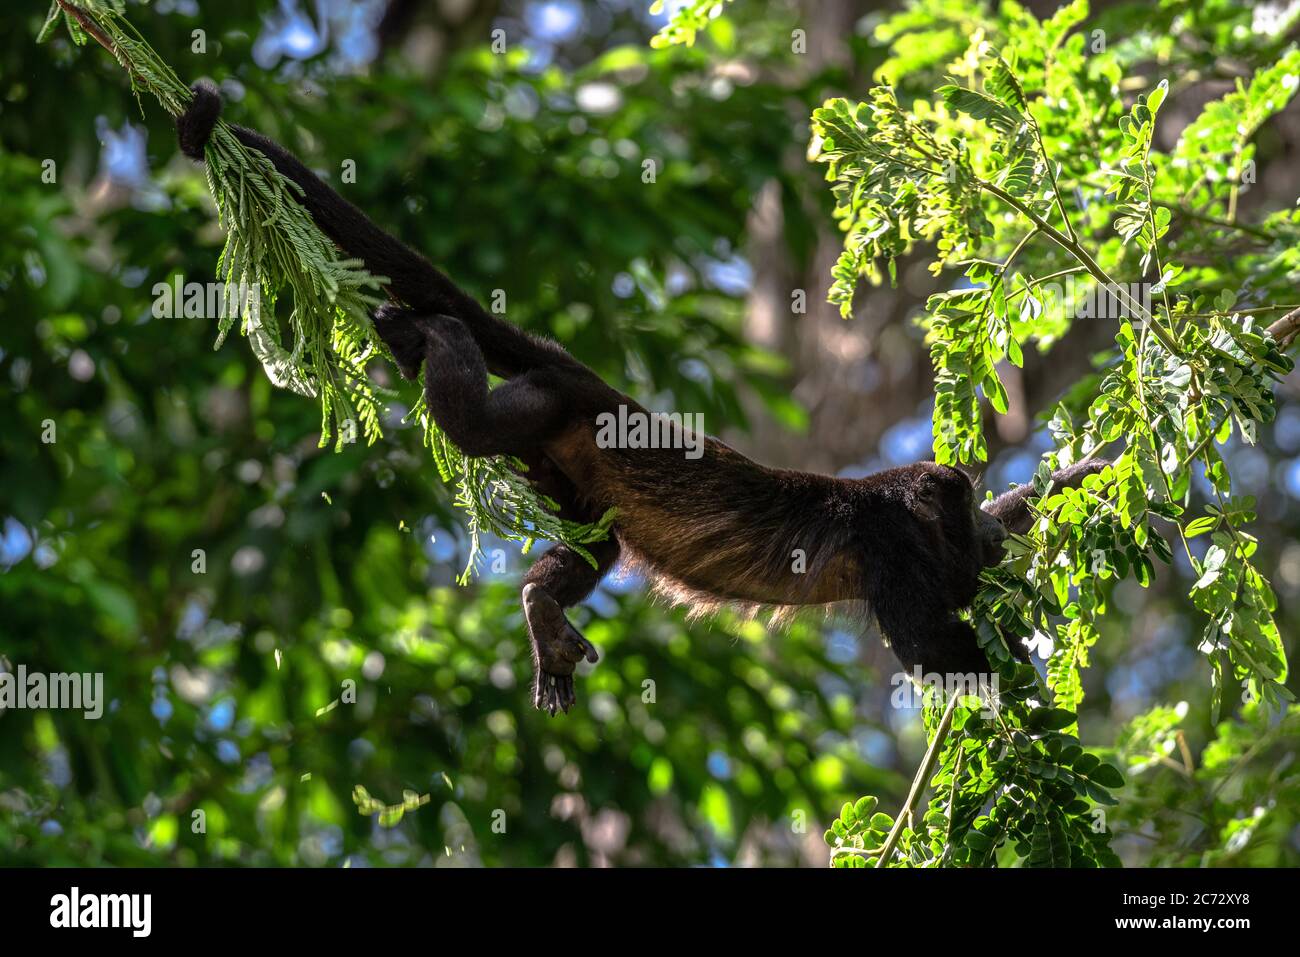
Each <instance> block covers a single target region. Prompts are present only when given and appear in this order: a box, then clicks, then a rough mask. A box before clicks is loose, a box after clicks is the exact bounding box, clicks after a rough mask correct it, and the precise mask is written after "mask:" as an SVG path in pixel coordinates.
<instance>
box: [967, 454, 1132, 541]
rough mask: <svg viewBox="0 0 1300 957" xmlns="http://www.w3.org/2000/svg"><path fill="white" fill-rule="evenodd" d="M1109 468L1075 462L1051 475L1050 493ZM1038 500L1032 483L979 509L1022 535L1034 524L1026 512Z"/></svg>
mask: <svg viewBox="0 0 1300 957" xmlns="http://www.w3.org/2000/svg"><path fill="white" fill-rule="evenodd" d="M1108 465H1110V463H1109V462H1107V461H1106V460H1105V459H1093V460H1091V461H1089V462H1076V463H1075V464H1074V465H1071V466H1068V467H1066V468H1063V469H1061V470H1060V471H1058V472H1053V473H1052V490H1053V491H1056V492H1059V491H1060V490H1061V489H1063V488H1078V487H1079V486H1080V485H1081V484H1083V480H1084V479H1085V478H1087V477H1088V476H1089V475H1096V474H1097V473H1098V472H1100V471H1101V470H1102V469H1104V468H1105V467H1106V466H1108ZM1037 497H1038V493H1037V492H1036V491H1035V490H1034V485H1033V483H1032V482H1026V483H1025V484H1024V485H1019V486H1017V487H1015V488H1013V489H1012V490H1011V491H1009V492H1004V493H1003V494H1001V495H999V496H998V497H997V498H995V499H994V500H993V501H992V502H988V503H986V504H985V505H983V506H981V507H982V508H983V509H984V511H985V512H987V513H988V514H990V515H992V516H994V517H995V518H997V519H999V520H1000V521H1001V522H1002V525H1003V527H1004V528H1006V530H1007V531H1008V532H1011V533H1013V534H1016V535H1024V534H1025V533H1026V532H1028V531H1029V529H1030V528H1031V527H1032V526H1033V524H1034V514H1033V512H1031V511H1030V510H1029V502H1030V501H1031V500H1032V499H1035V498H1037Z"/></svg>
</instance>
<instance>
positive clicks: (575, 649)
mask: <svg viewBox="0 0 1300 957" xmlns="http://www.w3.org/2000/svg"><path fill="white" fill-rule="evenodd" d="M524 618H526V619H527V621H528V639H529V641H530V642H531V643H532V646H533V705H534V706H535V707H537V708H538V709H539V710H541V711H545V712H547V713H548V714H550V715H552V716H554V715H555V713H556V712H557V711H563V712H564V713H565V714H568V712H569V709H570V708H571V707H573V704H574V702H575V701H577V700H578V698H577V695H576V694H575V693H574V690H573V672H574V669H575V668H576V667H577V665H578V662H579V661H582V660H583V659H586V660H587V661H589V662H591V663H592V664H595V663H596V662H597V661H598V660H599V659H600V655H598V654H597V653H596V647H595V646H594V645H593V644H592V643H591V642H589V641H588V640H587V639H586V638H584V637H582V632H580V631H578V629H577V628H574V627H573V625H571V624H570V623H569V619H568V618H566V617H565V614H564V609H563V608H561V607H560V605H559V602H557V601H556V600H555V599H554V598H552V597H551V594H550V593H549V592H548V591H547V590H546V589H544V588H542V587H541V586H540V585H535V584H528V585H525V586H524Z"/></svg>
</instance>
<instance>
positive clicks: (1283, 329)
mask: <svg viewBox="0 0 1300 957" xmlns="http://www.w3.org/2000/svg"><path fill="white" fill-rule="evenodd" d="M1268 331H1269V333H1270V334H1271V335H1272V336H1273V338H1274V339H1276V340H1277V344H1278V347H1279V348H1281V349H1285V348H1287V346H1289V345H1291V343H1292V342H1294V341H1295V339H1296V337H1297V336H1298V335H1300V309H1292V310H1291V311H1290V312H1288V313H1287V314H1286V315H1285V316H1283V317H1282V318H1281V319H1279V320H1277V322H1275V323H1273V324H1272V325H1271V326H1269V327H1268Z"/></svg>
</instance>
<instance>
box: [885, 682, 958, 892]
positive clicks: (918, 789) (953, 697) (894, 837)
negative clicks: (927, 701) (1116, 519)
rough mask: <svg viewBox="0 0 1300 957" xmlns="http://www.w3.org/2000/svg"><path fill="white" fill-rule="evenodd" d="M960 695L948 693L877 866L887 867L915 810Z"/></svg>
mask: <svg viewBox="0 0 1300 957" xmlns="http://www.w3.org/2000/svg"><path fill="white" fill-rule="evenodd" d="M960 697H961V695H959V694H958V693H957V691H956V690H955V689H954V690H952V691H950V692H949V694H948V707H947V709H946V710H945V711H944V713H943V718H942V719H941V720H940V721H939V727H938V728H937V729H936V730H935V732H934V740H933V741H931V742H930V748H929V750H928V751H926V752H925V758H924V760H922V761H921V766H920V767H919V768H917V769H916V777H914V778H912V789H911V790H910V791H908V792H907V801H906V802H904V804H903V806H902V808H900V809H899V811H898V817H896V818H894V826H893V827H892V828H890V829H889V836H888V837H887V838H885V843H884V844H883V845H881V848H880V860H878V861H877V862H876V866H877V867H888V866H889V859H890V857H892V856H893V854H894V848H895V847H896V846H897V845H898V838H899V837H900V836H901V835H902V833H903V822H904V821H906V820H907V819H908V818H910V817H911V816H912V813H913V812H914V811H915V810H916V805H917V802H918V801H920V800H921V794H922V793H923V792H924V791H925V784H926V782H927V781H929V780H930V775H931V774H933V773H934V762H935V761H937V760H938V758H939V752H940V751H941V750H943V742H944V741H945V740H947V738H948V730H949V729H950V728H951V727H952V714H953V712H954V711H956V710H957V699H958V698H960Z"/></svg>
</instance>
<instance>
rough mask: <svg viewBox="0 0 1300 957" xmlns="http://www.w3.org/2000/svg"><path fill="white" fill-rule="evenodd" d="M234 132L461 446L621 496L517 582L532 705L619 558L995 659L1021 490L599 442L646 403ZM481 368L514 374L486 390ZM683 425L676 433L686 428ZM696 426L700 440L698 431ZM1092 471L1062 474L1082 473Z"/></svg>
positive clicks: (570, 666)
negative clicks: (318, 238)
mask: <svg viewBox="0 0 1300 957" xmlns="http://www.w3.org/2000/svg"><path fill="white" fill-rule="evenodd" d="M193 92H194V99H193V100H192V101H191V103H190V104H189V107H188V109H187V110H186V112H185V113H184V114H183V115H182V116H180V117H179V118H178V119H177V132H178V136H179V140H180V146H181V149H182V151H183V152H184V153H185V154H186V155H188V156H190V157H192V158H194V159H197V160H202V159H203V157H204V148H205V145H206V143H207V141H208V138H209V136H210V135H211V133H212V130H213V128H214V126H215V124H216V122H217V119H218V116H219V114H220V112H221V98H220V95H219V94H218V93H217V90H216V88H215V87H214V86H212V85H211V84H209V83H206V82H200V83H197V84H195V86H194V87H193ZM232 131H233V133H234V135H235V136H236V137H237V138H238V139H239V141H240V142H241V143H243V144H244V145H245V146H247V147H251V148H252V149H255V150H259V151H261V152H262V153H263V154H265V155H266V157H267V158H268V159H269V160H270V161H271V162H272V163H273V164H274V165H275V168H276V169H277V170H278V171H279V172H280V173H281V175H283V176H285V177H286V178H288V179H290V180H292V181H293V182H294V183H296V184H297V185H298V186H299V187H301V189H302V191H303V196H302V198H301V202H303V203H304V205H305V206H306V208H307V210H308V211H309V212H310V214H311V216H312V218H313V219H314V220H315V221H316V224H317V225H318V226H319V227H320V228H321V229H322V230H323V231H324V232H325V234H326V235H328V236H329V237H330V238H331V239H332V240H333V241H334V242H335V243H336V244H338V246H339V247H340V248H341V249H343V250H344V251H345V252H346V253H347V254H348V255H350V256H354V257H356V258H358V259H361V260H363V261H364V262H365V264H366V268H367V269H368V270H369V271H370V272H371V273H372V274H374V275H379V276H387V277H388V278H389V280H390V283H389V286H388V294H389V296H390V297H391V301H390V302H388V303H386V304H385V305H383V306H382V307H380V308H379V309H378V310H377V311H376V313H375V315H374V323H375V330H376V332H377V333H378V335H379V337H380V338H381V339H382V340H383V341H384V343H385V344H386V345H387V346H388V348H389V350H390V352H391V353H392V356H393V358H394V360H395V361H396V362H397V366H398V369H399V370H400V371H401V373H402V375H403V376H405V377H406V378H407V379H414V378H416V377H417V376H418V375H419V374H420V372H421V371H423V373H424V390H425V399H426V401H427V403H428V408H429V412H430V414H431V415H432V416H433V418H434V420H435V421H436V422H437V423H438V425H439V427H440V428H442V429H443V431H445V432H446V433H447V435H448V437H449V438H450V439H451V440H452V441H453V442H455V443H456V445H458V446H459V447H460V448H461V450H462V451H463V452H464V453H465V454H466V455H470V456H488V455H509V456H514V457H516V458H518V459H519V460H520V461H522V462H523V463H524V464H525V465H526V467H527V471H526V472H525V473H524V474H525V477H526V478H527V479H528V480H529V481H530V482H532V483H533V484H534V485H535V486H536V487H537V488H538V489H539V490H540V491H542V492H544V493H545V494H546V495H547V496H549V497H550V498H552V499H553V500H555V501H556V502H557V503H559V506H560V508H559V514H560V515H561V516H562V517H564V518H568V519H573V520H575V521H580V522H589V521H594V520H595V519H597V518H598V517H600V516H601V515H603V514H604V513H605V512H606V510H607V509H610V508H614V509H616V512H615V516H614V524H613V529H612V535H611V536H610V537H609V538H608V539H607V540H605V541H601V542H597V543H595V544H593V545H591V546H589V550H590V552H591V554H592V555H593V557H594V558H595V559H596V563H597V567H594V568H593V567H592V565H591V564H590V563H588V562H587V561H586V560H585V559H584V558H583V557H582V556H581V555H579V554H578V553H576V552H575V551H573V550H572V549H571V548H569V547H567V546H566V545H563V544H556V545H553V546H552V547H551V548H550V549H549V550H548V551H547V552H546V553H545V554H543V555H542V556H541V557H540V558H539V559H538V560H537V561H536V562H534V563H533V565H532V567H531V568H530V569H529V570H528V572H527V574H526V575H525V576H524V587H523V608H524V616H525V619H526V621H527V626H528V633H529V638H530V640H531V643H532V652H533V664H534V670H535V679H534V684H533V703H534V704H535V705H536V707H538V708H541V709H543V710H545V711H548V712H549V713H550V714H552V715H554V714H555V713H556V712H557V711H560V710H563V711H568V709H569V708H570V706H572V705H573V703H574V701H575V695H574V687H573V673H574V668H575V666H576V665H577V663H578V662H579V661H582V660H583V659H584V658H585V659H586V660H587V661H590V662H595V661H596V659H597V654H596V649H595V648H594V647H593V646H592V644H591V643H590V642H589V641H587V639H586V638H584V637H583V636H582V634H581V633H580V632H579V631H578V630H577V629H576V628H575V627H574V626H573V625H572V624H570V622H569V621H568V619H567V617H566V616H565V614H564V609H565V608H568V607H570V606H571V605H574V604H576V603H578V602H580V601H582V600H583V599H584V598H586V597H587V595H589V594H590V593H591V591H592V589H593V588H595V586H596V584H597V583H598V582H599V581H600V580H601V578H602V577H603V576H604V575H605V574H606V572H608V571H609V569H610V568H611V567H612V566H613V565H614V563H615V562H616V561H617V560H619V559H620V558H622V559H623V560H624V561H625V562H628V563H630V564H632V565H634V566H635V567H637V568H639V569H640V570H642V571H644V572H646V573H647V574H648V575H649V576H650V577H651V578H652V579H653V580H654V581H655V583H656V585H657V586H658V588H659V589H660V590H661V591H662V592H663V593H665V594H667V595H668V596H670V597H671V598H673V599H674V600H678V601H682V602H685V603H689V604H690V605H692V606H693V607H694V608H695V609H697V610H709V609H712V608H714V607H717V606H722V605H736V606H741V607H745V608H749V609H756V608H760V607H773V608H775V609H776V610H777V611H778V612H782V611H787V610H790V609H794V608H796V607H798V606H804V605H824V604H831V603H836V602H857V603H859V607H865V608H867V609H869V610H870V613H871V614H873V615H874V616H875V618H876V620H877V622H878V623H879V625H880V629H881V631H882V632H883V634H884V635H885V637H886V638H887V640H888V642H889V644H890V646H891V647H892V648H893V650H894V653H895V654H896V655H897V656H898V659H899V661H900V662H901V663H902V664H903V666H904V667H905V668H906V669H908V670H909V671H911V670H912V669H913V668H914V667H916V666H920V668H921V670H922V672H923V673H931V672H935V673H939V674H956V673H961V674H969V673H983V672H987V671H988V669H989V663H988V660H987V659H986V657H985V655H984V653H983V652H982V651H981V650H980V648H979V646H978V644H977V643H976V636H975V631H974V629H972V628H971V626H970V625H969V624H967V623H966V622H964V621H963V620H962V619H961V618H959V617H958V615H957V612H958V610H959V609H961V608H963V607H965V606H967V605H969V604H970V602H971V601H972V599H973V598H974V596H975V592H976V589H977V585H978V577H979V574H980V570H981V569H982V568H984V567H985V566H988V565H994V564H997V563H998V561H999V560H1000V559H1001V557H1002V542H1003V540H1004V538H1005V537H1006V533H1007V531H1008V530H1009V531H1014V532H1023V531H1025V530H1026V529H1027V528H1028V527H1029V525H1030V522H1031V516H1030V513H1029V509H1028V504H1027V503H1028V499H1029V498H1030V497H1031V495H1032V493H1033V488H1032V486H1029V485H1023V486H1020V487H1018V488H1016V489H1013V490H1011V491H1009V492H1007V493H1005V494H1004V495H1002V496H1001V497H1000V498H998V499H996V500H994V501H993V502H992V503H991V504H989V505H988V506H986V507H985V509H983V510H981V509H980V508H978V507H977V506H976V503H975V501H974V489H973V487H972V484H971V481H970V480H969V479H968V478H967V476H966V475H965V474H964V473H963V472H961V471H959V470H957V469H954V468H949V467H946V466H942V465H936V464H934V463H932V462H918V463H916V464H915V465H909V466H905V467H903V468H894V469H888V470H886V471H883V472H879V473H877V474H875V475H870V476H867V477H866V478H861V479H842V478H831V477H829V476H824V475H815V474H811V473H807V472H797V471H790V470H786V469H774V468H767V467H765V466H763V465H759V464H757V463H755V462H752V461H751V460H749V459H747V458H746V457H745V456H743V455H741V454H740V453H739V452H737V451H735V450H734V449H731V448H729V447H728V446H726V445H724V444H723V443H721V442H719V441H717V440H716V439H712V438H704V439H703V446H702V449H701V450H700V452H701V454H699V455H698V457H687V456H686V455H684V454H683V452H682V449H681V447H680V446H681V443H680V442H679V443H677V444H678V446H679V447H677V448H664V447H659V448H620V447H604V445H606V444H607V443H598V442H597V419H598V417H599V416H601V415H602V414H605V413H608V414H612V415H615V416H617V415H618V413H619V410H620V406H622V407H624V408H625V409H626V411H627V412H628V413H640V414H641V415H646V411H645V409H643V408H642V407H641V406H640V405H638V404H637V403H636V402H635V401H634V400H632V399H631V398H630V397H628V396H626V395H624V394H623V393H621V392H619V391H617V390H616V389H613V388H611V387H610V386H608V385H606V384H605V382H603V381H602V380H601V379H600V378H599V377H598V376H597V375H596V374H595V373H594V372H592V371H591V370H590V369H588V368H587V367H586V366H585V365H583V364H582V363H581V362H579V361H578V360H577V359H575V358H573V357H572V356H571V355H569V353H568V352H567V351H565V350H564V348H562V347H561V346H560V345H559V344H558V343H556V342H553V341H551V340H548V339H543V338H539V337H537V336H534V335H530V334H529V333H527V332H524V331H523V330H521V329H519V328H517V327H515V326H513V325H511V324H509V323H507V322H505V321H503V320H502V319H500V318H498V317H496V316H493V315H492V314H490V313H489V312H487V311H486V310H485V309H483V308H482V306H480V305H479V303H478V302H476V301H475V300H474V299H472V298H471V297H470V296H468V295H467V294H465V293H464V292H462V291H461V290H460V289H459V288H458V287H457V286H456V285H455V284H454V283H453V282H452V281H451V280H449V279H448V278H447V277H446V276H444V275H443V274H442V273H440V272H439V271H438V270H437V269H435V268H434V267H433V266H432V265H431V264H430V263H429V262H428V261H427V260H426V259H425V258H424V257H423V256H421V255H420V254H418V253H416V252H414V251H413V250H411V249H410V248H408V247H407V246H406V245H404V244H403V243H401V242H400V241H398V240H397V239H395V238H393V237H392V236H390V235H389V234H388V233H386V232H384V231H383V230H382V229H380V228H379V227H378V226H376V225H375V224H374V223H373V222H372V221H371V220H370V219H369V218H368V217H367V216H366V215H365V214H364V213H362V212H361V210H359V209H357V208H356V207H355V206H353V205H352V204H351V203H349V202H347V201H346V200H345V199H343V198H342V197H341V196H339V195H338V193H336V192H335V191H334V190H332V189H331V188H330V187H329V186H327V185H325V183H324V182H322V181H321V180H320V179H319V178H318V177H317V176H316V175H315V174H313V173H312V172H311V171H310V170H308V169H307V167H306V166H304V165H303V164H302V162H300V161H299V160H298V158H297V157H295V156H294V155H293V154H291V153H290V152H288V151H287V150H285V149H284V148H283V147H281V146H280V145H279V144H277V143H275V142H273V141H271V140H269V139H267V138H266V137H264V136H262V135H261V134H259V133H257V132H254V131H253V130H249V129H244V128H242V127H238V126H234V127H232ZM489 373H491V374H493V375H496V376H499V377H501V378H503V379H504V380H506V381H505V382H504V383H503V384H501V385H499V386H497V387H496V388H493V389H489V388H488V375H489ZM675 428H676V429H677V432H676V433H675V434H676V437H677V438H678V439H680V440H684V439H686V438H688V436H685V435H683V434H682V433H681V432H680V428H681V427H680V426H676V427H675ZM689 438H690V439H691V440H692V448H694V442H695V441H698V440H699V439H700V438H701V437H696V436H689ZM616 444H617V443H616ZM658 444H660V445H663V444H664V443H658ZM1103 464H1104V463H1101V462H1092V463H1088V464H1086V465H1082V466H1076V467H1074V468H1072V469H1068V470H1066V471H1064V472H1058V473H1057V474H1056V475H1055V476H1054V480H1055V482H1056V483H1057V484H1058V486H1065V485H1074V484H1077V483H1078V482H1079V481H1080V480H1081V479H1082V478H1083V476H1084V475H1085V474H1087V473H1088V472H1091V471H1096V470H1098V469H1100V468H1101V467H1102V465H1103ZM863 603H865V604H863ZM1014 650H1015V651H1016V653H1017V654H1019V655H1021V656H1023V655H1024V654H1025V652H1024V650H1023V649H1014Z"/></svg>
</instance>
